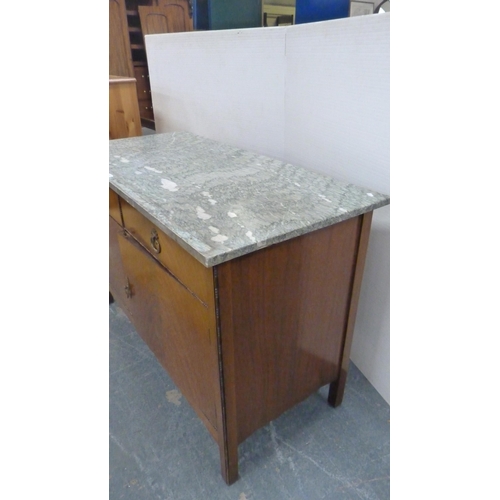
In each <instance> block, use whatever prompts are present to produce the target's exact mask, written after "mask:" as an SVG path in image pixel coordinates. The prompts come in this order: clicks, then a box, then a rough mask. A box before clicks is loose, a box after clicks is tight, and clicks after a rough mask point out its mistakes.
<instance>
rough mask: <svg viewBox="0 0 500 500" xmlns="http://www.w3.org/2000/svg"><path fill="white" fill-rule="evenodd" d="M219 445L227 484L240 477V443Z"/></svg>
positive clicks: (223, 475) (222, 468)
mask: <svg viewBox="0 0 500 500" xmlns="http://www.w3.org/2000/svg"><path fill="white" fill-rule="evenodd" d="M226 444H227V446H219V451H220V465H221V474H222V477H223V478H224V481H226V483H227V484H233V483H234V482H235V481H236V480H237V479H238V445H237V444H236V443H233V444H229V443H226Z"/></svg>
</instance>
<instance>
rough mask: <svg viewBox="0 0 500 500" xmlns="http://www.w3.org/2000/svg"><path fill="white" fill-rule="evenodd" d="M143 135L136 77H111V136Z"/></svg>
mask: <svg viewBox="0 0 500 500" xmlns="http://www.w3.org/2000/svg"><path fill="white" fill-rule="evenodd" d="M139 135H142V127H141V117H140V114H139V105H138V101H137V90H136V82H135V78H129V77H123V76H112V75H110V77H109V138H110V139H121V138H124V137H136V136H139Z"/></svg>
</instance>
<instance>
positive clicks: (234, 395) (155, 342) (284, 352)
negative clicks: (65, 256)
mask: <svg viewBox="0 0 500 500" xmlns="http://www.w3.org/2000/svg"><path fill="white" fill-rule="evenodd" d="M109 175H110V180H109V186H110V191H109V195H110V197H109V200H110V201H109V238H110V243H109V257H110V261H109V274H110V276H109V286H110V292H111V294H112V297H113V298H114V299H115V300H116V302H117V303H118V305H119V306H120V307H121V308H122V309H123V311H124V312H125V313H126V314H127V316H128V317H129V319H130V320H131V322H132V323H133V325H134V326H135V328H136V330H137V332H138V333H139V335H140V336H141V337H142V339H143V340H144V341H145V342H146V344H147V345H148V346H149V348H150V349H151V351H152V352H153V353H154V354H155V356H156V358H157V359H158V361H159V362H160V363H161V365H162V366H163V367H164V368H165V370H166V371H167V372H168V373H169V375H170V377H171V378H172V380H173V382H174V383H175V384H176V386H177V387H178V389H179V390H180V391H181V393H182V394H183V395H184V396H185V398H186V400H187V401H188V402H189V403H190V404H191V406H192V407H193V409H194V410H195V411H196V413H197V415H198V416H199V417H200V419H201V420H202V422H203V423H204V425H205V426H206V428H207V429H208V431H209V432H210V434H211V435H212V437H213V438H214V440H215V441H216V443H217V445H218V447H219V453H220V461H221V471H222V476H223V477H224V479H225V481H226V482H227V483H228V484H231V483H232V482H234V481H235V480H236V479H237V477H238V445H239V444H240V443H242V442H243V441H244V440H245V439H246V438H248V437H249V436H250V435H251V434H252V433H253V432H255V431H256V430H257V429H259V428H261V427H263V426H265V425H267V424H268V423H269V422H271V421H272V420H274V419H276V418H277V417H278V416H280V415H281V414H282V413H283V412H285V411H286V410H288V409H290V408H292V407H293V406H294V405H296V404H298V403H300V402H301V401H303V400H304V399H306V398H307V397H309V396H310V395H311V394H313V393H314V392H315V391H317V390H318V389H320V388H321V387H322V386H325V385H327V384H329V386H330V390H329V396H328V401H329V403H330V404H331V405H332V406H338V405H339V404H340V403H341V402H342V397H343V394H344V388H345V383H346V377H347V369H348V365H349V353H350V348H351V341H352V335H353V329H354V320H355V317H356V309H357V304H358V298H359V292H360V286H361V279H362V275H363V268H364V263H365V256H366V251H367V246H368V236H369V232H370V225H371V220H372V214H373V210H374V209H375V208H378V207H381V206H384V205H386V204H388V203H389V198H388V197H387V196H386V195H383V194H380V193H375V192H374V191H370V190H368V189H365V188H358V187H356V186H353V185H351V184H345V183H342V182H340V181H337V180H335V179H332V178H328V177H326V176H322V175H321V174H318V173H314V172H311V171H307V170H305V169H304V168H301V167H298V166H294V165H290V164H287V163H283V162H281V161H279V160H276V159H272V158H268V157H264V156H260V155H257V154H255V153H252V152H249V151H243V150H240V149H237V148H235V147H233V146H230V145H226V144H222V143H218V142H215V141H211V140H209V139H206V138H202V137H199V136H195V135H193V134H190V133H187V132H173V133H169V134H154V135H145V136H142V137H134V138H127V139H119V140H114V141H110V174H109ZM277 193H279V195H278V194H277Z"/></svg>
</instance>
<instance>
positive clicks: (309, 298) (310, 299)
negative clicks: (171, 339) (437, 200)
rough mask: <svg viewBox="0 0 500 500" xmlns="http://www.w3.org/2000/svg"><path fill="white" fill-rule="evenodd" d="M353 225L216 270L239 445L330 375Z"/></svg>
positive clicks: (336, 362) (342, 325)
mask: <svg viewBox="0 0 500 500" xmlns="http://www.w3.org/2000/svg"><path fill="white" fill-rule="evenodd" d="M360 222H361V221H360V218H359V217H358V218H353V219H350V220H348V221H344V222H342V223H339V224H336V225H334V226H331V227H328V228H325V229H321V230H318V231H315V232H313V233H310V234H308V235H304V236H301V237H299V238H295V239H292V240H289V241H286V242H283V243H280V244H277V245H274V246H272V247H269V248H266V249H263V250H260V251H257V252H255V253H253V254H250V255H247V256H244V257H241V258H239V259H234V260H232V261H229V262H226V263H224V264H221V265H220V266H218V282H219V297H220V300H219V304H220V327H221V342H222V346H223V353H224V356H226V351H227V352H228V354H227V356H228V357H231V353H230V351H231V350H232V351H233V353H232V356H233V357H234V366H235V370H234V375H231V376H228V377H227V378H226V377H225V390H226V391H227V390H231V389H230V388H231V385H232V384H234V394H235V398H236V414H237V427H238V429H237V434H238V441H239V442H241V441H243V440H244V439H246V437H248V436H249V435H250V434H251V433H252V432H254V431H255V430H257V429H258V428H260V427H261V426H263V425H265V424H267V423H268V422H270V421H271V420H273V419H275V418H276V417H278V416H279V415H280V414H281V413H283V412H284V411H286V410H287V409H289V408H291V407H292V406H293V405H295V404H297V403H299V402H300V401H302V400H304V399H305V398H307V397H308V396H309V395H310V394H312V393H313V392H314V391H316V390H317V389H319V388H320V387H322V386H323V385H326V384H328V383H331V382H332V381H334V380H335V379H336V378H337V377H338V374H339V369H340V363H341V354H342V349H343V346H344V334H345V331H346V323H347V316H348V310H349V304H350V301H349V293H350V290H351V283H352V277H353V273H354V267H355V257H356V245H357V242H358V234H359V230H360ZM224 349H225V350H224ZM233 377H234V378H233ZM228 387H229V389H228Z"/></svg>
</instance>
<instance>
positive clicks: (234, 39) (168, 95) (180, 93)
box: [146, 28, 285, 157]
mask: <svg viewBox="0 0 500 500" xmlns="http://www.w3.org/2000/svg"><path fill="white" fill-rule="evenodd" d="M284 38H285V30H282V29H268V30H263V29H260V28H258V29H244V30H221V31H205V32H196V33H172V34H169V35H149V36H146V48H147V56H148V66H149V72H150V82H151V91H152V97H153V109H154V114H155V125H156V130H157V132H170V131H175V130H186V131H189V132H193V133H195V134H198V135H202V136H204V137H208V138H211V139H216V140H219V141H223V142H226V143H229V144H232V145H235V146H239V147H242V142H243V143H244V147H246V148H248V149H250V150H254V151H257V152H259V153H261V154H267V155H271V156H276V157H282V156H283V151H284V123H283V119H284V96H283V87H284V78H285V59H284Z"/></svg>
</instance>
